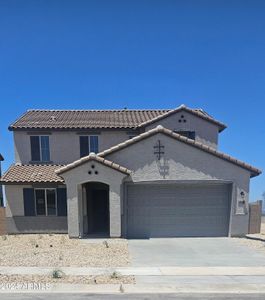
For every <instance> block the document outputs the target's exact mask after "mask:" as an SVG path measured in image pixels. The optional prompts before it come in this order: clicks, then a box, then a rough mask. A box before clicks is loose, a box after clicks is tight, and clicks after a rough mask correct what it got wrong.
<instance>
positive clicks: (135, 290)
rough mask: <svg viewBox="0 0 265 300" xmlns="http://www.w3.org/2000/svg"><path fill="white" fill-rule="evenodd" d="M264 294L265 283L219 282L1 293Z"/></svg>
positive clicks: (62, 287)
mask: <svg viewBox="0 0 265 300" xmlns="http://www.w3.org/2000/svg"><path fill="white" fill-rule="evenodd" d="M224 292H225V293H226V294H264V293H265V284H260V285H257V284H245V285H242V284H219V285H211V286H209V285H207V286H201V285H199V284H197V285H192V284H191V285H161V284H160V285H157V284H156V285H150V284H149V285H147V284H145V285H141V284H136V285H132V284H130V285H129V284H124V285H119V284H104V285H103V284H102V285H86V284H53V285H51V286H50V287H48V288H46V289H41V288H39V289H38V288H32V289H30V288H28V289H27V288H20V289H19V288H16V287H15V286H13V288H8V287H7V288H4V287H3V286H1V288H0V294H3V293H5V294H6V293H8V294H10V293H31V294H45V293H69V294H70V293H75V294H76V293H78V294H79V293H80V294H82V293H86V294H88V293H91V294H92V293H93V294H120V295H122V294H169V293H180V294H187V293H189V294H190V293H193V294H224Z"/></svg>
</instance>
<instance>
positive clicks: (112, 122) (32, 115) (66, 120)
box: [9, 109, 170, 130]
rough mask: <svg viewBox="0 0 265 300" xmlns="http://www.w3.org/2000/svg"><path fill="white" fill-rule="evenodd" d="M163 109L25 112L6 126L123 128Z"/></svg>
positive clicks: (30, 127)
mask: <svg viewBox="0 0 265 300" xmlns="http://www.w3.org/2000/svg"><path fill="white" fill-rule="evenodd" d="M168 111H170V110H169V109H165V110H127V109H124V110H28V111H27V112H26V113H24V115H22V116H21V117H20V118H19V119H18V120H16V121H15V122H14V123H13V124H11V125H10V126H9V130H18V129H93V128H127V129H130V128H131V129H133V128H135V127H136V126H137V125H138V124H141V123H143V122H146V121H148V120H151V119H153V118H156V117H157V116H159V115H163V114H164V113H166V112H168Z"/></svg>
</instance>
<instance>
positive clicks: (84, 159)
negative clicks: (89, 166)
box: [56, 153, 131, 175]
mask: <svg viewBox="0 0 265 300" xmlns="http://www.w3.org/2000/svg"><path fill="white" fill-rule="evenodd" d="M91 160H93V161H96V162H99V163H101V164H103V165H105V166H107V167H109V168H112V169H114V170H116V171H119V172H122V173H124V174H127V175H129V174H131V171H130V170H128V169H127V168H124V167H122V166H120V165H118V164H116V163H114V162H113V161H110V160H107V159H105V158H103V157H99V156H97V155H96V154H95V153H91V154H90V155H88V156H85V157H82V158H80V159H78V160H76V161H74V162H73V163H71V164H68V165H66V166H64V167H62V168H59V169H58V170H56V173H57V174H62V173H64V172H66V171H69V170H71V169H74V168H75V167H78V166H80V165H82V164H83V163H85V162H88V161H91Z"/></svg>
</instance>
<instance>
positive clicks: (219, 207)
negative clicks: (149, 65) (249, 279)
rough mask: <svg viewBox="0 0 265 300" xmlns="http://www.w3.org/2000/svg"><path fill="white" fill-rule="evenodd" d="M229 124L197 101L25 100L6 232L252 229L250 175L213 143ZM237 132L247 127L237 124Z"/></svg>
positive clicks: (17, 127) (221, 232) (214, 232)
mask: <svg viewBox="0 0 265 300" xmlns="http://www.w3.org/2000/svg"><path fill="white" fill-rule="evenodd" d="M225 128H226V126H225V125H224V124H223V123H221V122H219V121H217V120H215V119H214V118H212V117H211V116H210V115H208V114H207V113H206V112H204V111H203V110H200V109H190V108H187V107H186V106H184V105H181V106H180V107H178V108H176V109H172V110H127V109H124V110H102V111H101V110H29V111H27V112H26V113H25V114H23V115H22V116H21V117H20V118H19V119H17V120H16V121H15V122H14V123H13V124H12V125H10V127H9V130H11V131H12V132H13V134H14V145H15V164H13V165H12V166H10V168H9V169H8V171H7V172H6V173H5V174H4V175H3V177H2V183H3V184H4V185H5V192H6V200H7V207H6V215H7V231H8V232H9V233H25V232H27V233H29V232H31V233H38V232H67V233H68V234H69V236H70V237H85V236H95V235H96V236H97V235H99V236H110V237H120V236H123V237H129V238H143V237H144V238H148V237H175V236H235V235H244V234H246V233H247V232H248V194H249V183H250V178H251V177H254V176H257V175H259V174H260V173H261V171H260V170H259V169H257V168H255V167H252V166H250V165H248V164H246V163H244V162H242V161H239V160H237V159H235V158H233V157H231V156H229V155H227V154H224V153H221V152H219V151H218V138H219V133H221V132H222V131H223V130H224V129H225ZM242 134H243V133H242Z"/></svg>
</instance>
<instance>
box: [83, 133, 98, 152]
mask: <svg viewBox="0 0 265 300" xmlns="http://www.w3.org/2000/svg"><path fill="white" fill-rule="evenodd" d="M79 141H80V157H84V156H87V155H89V153H90V152H94V153H98V136H97V135H89V136H80V137H79Z"/></svg>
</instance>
